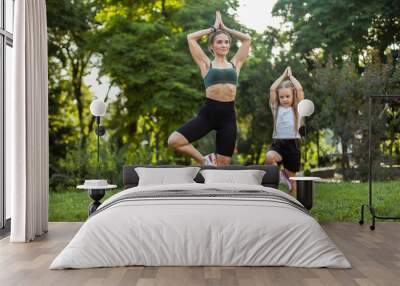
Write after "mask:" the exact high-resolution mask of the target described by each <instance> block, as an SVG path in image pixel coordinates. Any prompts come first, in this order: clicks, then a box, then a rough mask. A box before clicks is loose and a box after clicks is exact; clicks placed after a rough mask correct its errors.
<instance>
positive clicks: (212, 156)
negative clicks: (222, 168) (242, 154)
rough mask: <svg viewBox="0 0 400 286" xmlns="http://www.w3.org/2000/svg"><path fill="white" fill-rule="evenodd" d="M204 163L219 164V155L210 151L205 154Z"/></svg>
mask: <svg viewBox="0 0 400 286" xmlns="http://www.w3.org/2000/svg"><path fill="white" fill-rule="evenodd" d="M204 165H205V166H217V156H215V154H214V153H210V154H208V155H206V156H204Z"/></svg>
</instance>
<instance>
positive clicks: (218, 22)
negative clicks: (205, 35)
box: [214, 10, 221, 30]
mask: <svg viewBox="0 0 400 286" xmlns="http://www.w3.org/2000/svg"><path fill="white" fill-rule="evenodd" d="M214 28H215V29H216V30H217V29H221V12H219V11H218V10H217V11H216V12H215V23H214Z"/></svg>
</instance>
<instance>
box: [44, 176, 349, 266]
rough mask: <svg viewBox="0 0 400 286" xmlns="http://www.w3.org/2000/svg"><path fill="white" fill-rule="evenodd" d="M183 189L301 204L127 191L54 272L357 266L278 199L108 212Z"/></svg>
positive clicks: (157, 202)
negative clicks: (123, 268) (125, 268)
mask: <svg viewBox="0 0 400 286" xmlns="http://www.w3.org/2000/svg"><path fill="white" fill-rule="evenodd" d="M175 189H179V190H192V191H193V190H198V191H199V192H200V191H203V192H204V191H206V190H207V189H213V190H214V191H215V190H218V191H224V190H225V191H232V190H235V191H239V190H262V191H265V192H267V193H269V194H272V195H273V196H275V197H276V196H279V197H281V198H283V199H286V200H291V201H293V202H297V201H296V200H294V199H293V198H292V197H290V196H289V195H287V194H285V193H282V192H280V191H278V190H276V189H272V188H266V187H262V186H254V185H239V184H195V183H194V184H179V185H163V186H146V187H143V186H142V187H135V188H131V189H127V190H125V191H123V192H120V193H118V194H116V195H114V196H112V197H111V198H109V199H108V200H106V201H105V202H104V203H103V204H102V205H101V206H100V208H99V209H100V210H101V208H104V210H102V211H100V212H98V213H97V214H95V215H94V216H92V217H90V218H89V219H88V220H87V221H86V222H85V223H84V224H83V225H82V227H81V229H80V230H79V231H78V233H77V234H76V235H75V237H74V238H73V239H72V241H71V242H70V243H69V244H68V245H67V246H66V247H65V249H64V250H63V251H62V252H61V253H60V254H59V255H58V256H57V257H56V259H55V260H54V261H53V262H52V264H51V265H50V269H63V268H91V267H113V266H127V265H145V266H189V265H190V266H194V265H198V266H200V265H204V266H207V265H209V266H210V265H213V266H242V265H243V266H244V265H246V266H294V267H333V268H350V267H351V266H350V263H349V262H348V261H347V259H346V258H345V257H344V255H343V254H342V252H341V251H340V250H339V249H338V248H337V247H336V245H335V244H334V243H333V242H332V241H331V239H330V238H329V237H328V236H327V234H326V233H325V231H324V230H323V229H322V228H321V226H320V225H319V224H318V222H317V221H316V220H315V219H314V218H312V217H311V216H310V215H308V214H307V213H305V212H303V211H301V210H300V209H299V208H296V207H294V206H292V205H290V204H285V203H282V202H280V201H278V200H276V201H275V200H274V199H272V200H265V199H262V198H245V197H241V198H235V197H223V198H220V197H182V198H179V197H174V198H151V199H145V198H143V199H137V200H126V201H121V202H119V203H116V204H111V205H110V206H109V207H107V208H106V207H104V206H107V204H108V203H109V202H111V201H113V200H115V199H118V198H121V197H123V196H125V195H127V194H128V195H129V194H130V193H131V192H146V191H161V192H162V191H168V190H175ZM135 194H137V193H135ZM297 203H298V202H297Z"/></svg>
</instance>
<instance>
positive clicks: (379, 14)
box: [46, 0, 400, 221]
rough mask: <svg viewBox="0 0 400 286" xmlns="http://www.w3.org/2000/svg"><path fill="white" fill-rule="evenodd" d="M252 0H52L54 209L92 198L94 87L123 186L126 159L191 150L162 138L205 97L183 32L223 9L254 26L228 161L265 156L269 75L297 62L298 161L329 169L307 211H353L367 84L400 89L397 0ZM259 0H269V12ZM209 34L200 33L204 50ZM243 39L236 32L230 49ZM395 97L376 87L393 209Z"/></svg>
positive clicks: (376, 132)
mask: <svg viewBox="0 0 400 286" xmlns="http://www.w3.org/2000/svg"><path fill="white" fill-rule="evenodd" d="M251 2H252V1H250V0H248V1H236V0H228V1H222V0H213V1H198V0H185V1H183V0H171V1H169V0H161V1H156V0H154V1H151V0H148V1H145V0H125V1H116V0H103V1H99V0H48V1H47V2H46V3H47V24H48V47H49V132H50V133H49V138H50V220H53V221H74V220H84V219H86V217H87V214H86V208H87V205H88V204H89V202H90V199H89V198H87V195H86V194H85V193H84V192H79V191H77V190H76V185H78V184H80V183H82V182H83V180H84V179H90V178H95V177H96V176H98V174H96V168H97V162H96V158H97V157H96V156H97V153H96V146H97V145H96V140H97V139H96V135H95V133H94V129H95V128H96V124H95V120H94V117H93V116H92V115H91V113H90V110H89V105H90V103H91V102H92V101H93V99H95V98H101V99H103V100H104V101H105V102H106V103H107V104H108V109H107V113H106V116H105V117H104V118H103V119H102V122H103V125H104V126H105V127H106V134H105V136H103V137H102V138H101V145H100V167H99V170H100V174H99V176H100V177H102V178H107V179H108V181H109V182H110V183H114V184H117V185H118V186H119V187H121V185H122V168H123V166H124V165H126V164H129V165H131V164H160V165H170V164H185V165H188V164H193V162H191V161H190V160H189V159H188V158H186V157H183V156H180V155H179V154H177V153H174V152H173V151H172V150H170V149H169V148H168V147H167V138H168V136H169V134H170V133H171V132H172V131H174V130H175V129H176V128H177V127H179V126H180V125H181V124H183V123H184V122H186V121H187V120H188V119H190V118H191V117H193V116H194V115H195V114H196V112H197V111H198V109H199V107H200V106H201V104H202V103H203V101H204V97H205V93H204V87H203V82H202V78H201V76H200V72H199V70H198V67H197V65H196V64H195V62H194V61H193V59H192V58H191V56H190V53H189V49H188V46H187V41H186V35H187V34H188V33H190V32H193V31H196V30H200V29H204V28H207V27H209V26H211V25H212V24H213V23H214V20H215V11H216V10H221V12H222V17H223V20H224V23H225V24H226V25H227V26H228V27H230V28H234V29H237V30H240V31H242V32H247V33H249V34H250V35H251V36H252V48H251V52H250V55H249V58H248V60H247V62H246V63H245V65H244V66H243V68H242V70H241V74H240V77H239V86H238V93H237V98H236V111H237V117H238V128H239V130H238V140H237V150H236V152H235V154H234V157H233V164H246V165H247V164H264V160H265V152H266V150H268V148H269V147H270V145H271V143H272V142H271V141H272V129H273V124H272V114H271V111H270V108H269V106H268V97H267V96H268V93H269V87H270V85H271V84H272V82H273V81H274V80H275V79H276V78H277V77H278V76H279V75H280V74H281V73H282V72H283V70H284V69H285V68H286V66H291V67H292V70H293V74H294V75H295V76H296V78H298V79H299V81H300V82H301V83H302V85H303V88H304V91H305V97H306V98H308V99H311V100H312V101H313V102H314V104H315V113H314V114H313V115H312V116H311V117H310V118H308V119H307V142H306V144H305V142H303V144H302V154H303V156H302V171H304V172H306V173H311V174H316V175H320V176H323V177H324V178H325V179H326V180H325V182H324V183H319V184H318V185H317V188H316V198H315V203H314V208H313V210H312V214H313V215H314V216H315V217H316V218H317V219H319V220H335V221H356V220H358V212H359V207H360V205H361V204H362V203H366V202H367V199H368V196H367V195H368V186H367V184H366V183H365V182H366V180H367V179H368V97H369V96H370V95H388V94H394V95H399V94H400V92H399V90H400V68H399V67H400V66H399V63H398V61H399V44H400V38H399V37H400V36H399V35H400V17H399V15H400V5H398V3H396V2H397V1H394V0H392V1H390V0H382V1H371V0H368V1H358V0H353V1H345V0H331V1H322V0H305V1H298V0H278V1H266V0H264V1H254V2H268V5H266V6H265V5H264V6H263V4H259V9H258V10H257V7H256V9H255V10H254V8H253V10H251V9H246V5H248V7H250V3H251ZM264 4H265V3H264ZM252 5H254V3H252ZM262 7H272V14H270V11H268V10H265V11H264V10H263V9H262ZM257 17H265V21H264V20H263V21H262V22H261V23H265V26H264V27H262V26H261V27H260V26H258V27H257V28H254V26H253V27H250V26H251V25H247V26H246V24H245V23H244V22H246V21H247V22H249V23H251V21H254V19H255V18H257ZM240 19H243V21H240ZM258 23H260V22H258ZM206 40H207V39H206V38H204V39H203V40H202V43H201V45H202V47H203V48H204V50H205V52H206V53H208V52H207V51H206V50H207V49H206ZM236 49H237V43H233V45H232V48H231V55H230V56H232V55H233V54H234V52H235V51H236ZM208 55H209V56H211V55H210V54H209V53H208ZM386 103H387V104H386ZM385 106H386V108H384V107H385ZM399 107H400V101H396V100H392V101H388V102H385V101H382V100H376V101H374V104H373V123H374V124H373V132H372V134H373V140H372V146H373V147H372V148H373V171H374V172H373V175H374V176H373V177H374V181H375V187H374V188H375V191H376V201H375V203H376V204H377V207H378V208H379V209H380V212H381V213H382V214H390V215H396V216H399V215H400V210H399V208H398V207H397V206H398V204H399V202H400V196H399V192H400V190H399V188H400V180H399V178H400V168H399V166H400V137H399V129H400V124H399V123H400V110H399ZM213 136H214V134H213V133H210V134H209V135H208V136H207V137H205V138H204V139H202V140H200V141H198V142H197V143H196V146H197V147H198V148H199V149H200V151H201V152H203V153H205V154H207V153H210V152H213V151H214V137H213ZM117 191H118V190H117ZM113 193H114V192H109V193H108V196H109V195H111V194H113Z"/></svg>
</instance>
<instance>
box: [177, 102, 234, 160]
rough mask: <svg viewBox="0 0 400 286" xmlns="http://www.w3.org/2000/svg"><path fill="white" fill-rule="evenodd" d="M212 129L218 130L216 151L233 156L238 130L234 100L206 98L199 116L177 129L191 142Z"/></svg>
mask: <svg viewBox="0 0 400 286" xmlns="http://www.w3.org/2000/svg"><path fill="white" fill-rule="evenodd" d="M211 130H215V131H217V135H216V149H217V150H216V153H217V154H220V155H224V156H228V157H232V154H233V151H234V149H235V143H236V130H237V127H236V113H235V102H234V101H228V102H223V101H217V100H212V99H209V98H206V102H205V104H204V105H203V106H202V107H201V108H200V110H199V112H198V114H197V116H196V117H195V118H193V119H192V120H190V121H189V122H187V123H185V124H184V125H183V126H182V127H180V128H178V129H177V130H176V131H178V132H179V133H180V134H182V135H183V136H185V138H186V139H187V140H188V141H189V142H190V143H191V142H193V141H196V140H198V139H200V138H202V137H204V136H205V135H207V134H208V133H209V132H210V131H211Z"/></svg>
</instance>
